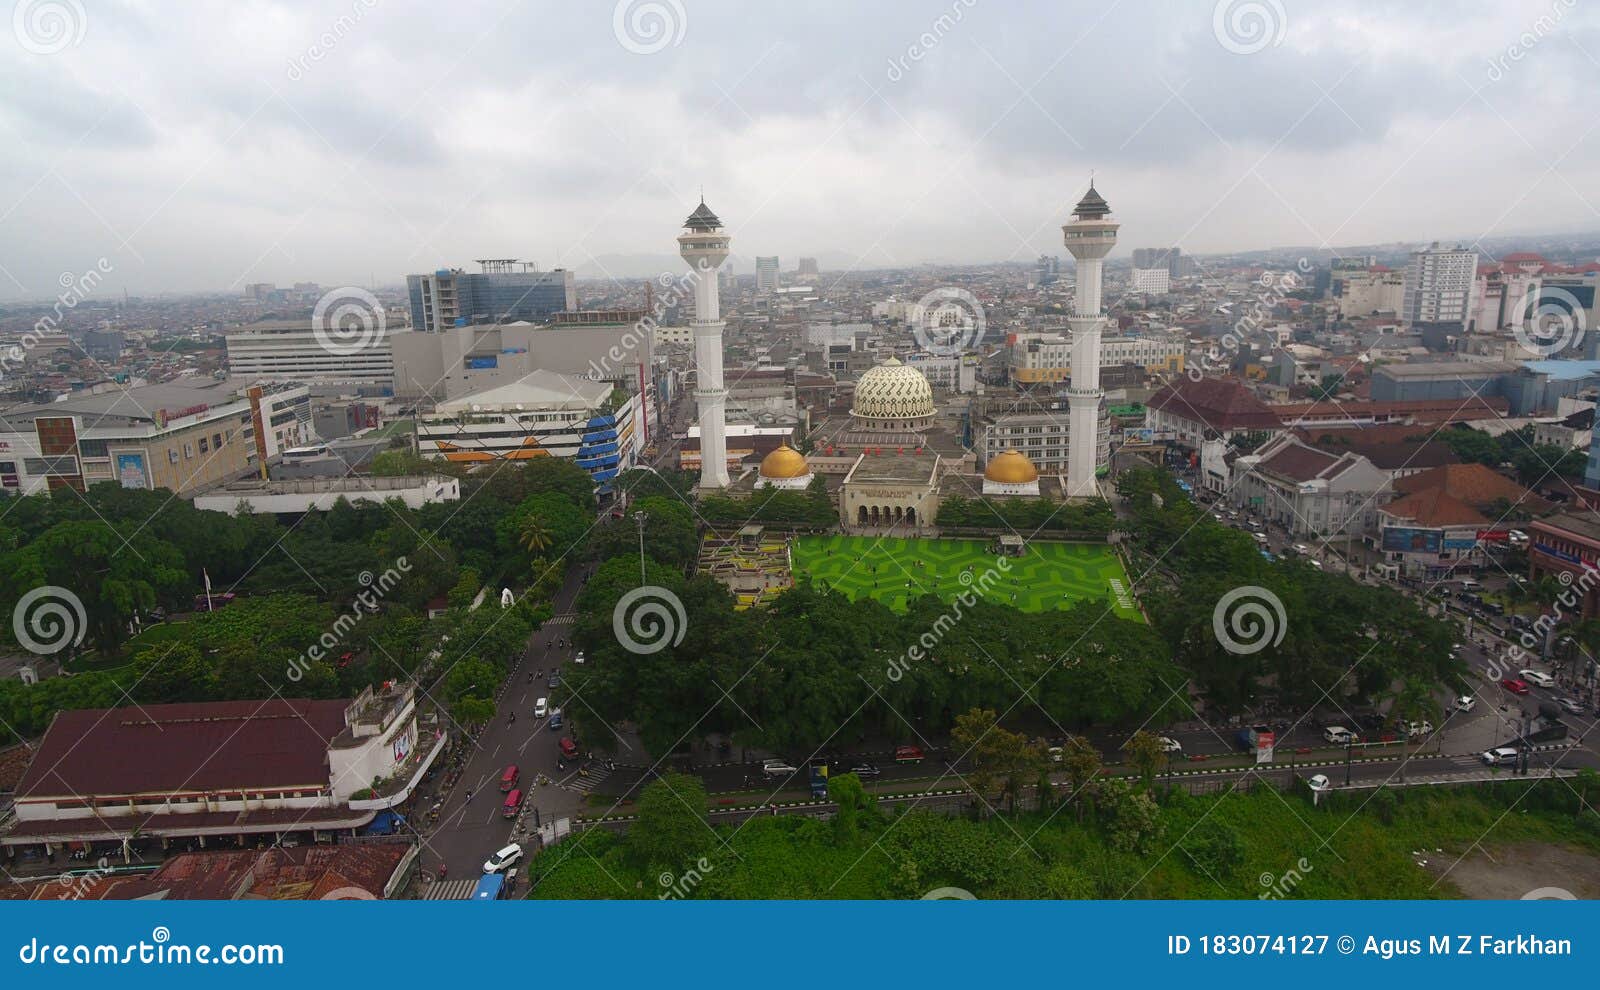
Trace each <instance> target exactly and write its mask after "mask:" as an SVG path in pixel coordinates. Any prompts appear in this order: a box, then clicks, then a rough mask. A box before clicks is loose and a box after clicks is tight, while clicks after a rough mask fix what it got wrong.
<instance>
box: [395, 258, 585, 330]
mask: <svg viewBox="0 0 1600 990" xmlns="http://www.w3.org/2000/svg"><path fill="white" fill-rule="evenodd" d="M478 263H479V264H480V265H481V266H482V267H483V271H481V272H467V271H463V270H461V269H460V268H441V269H439V270H438V271H436V272H434V273H432V274H430V275H407V276H406V292H407V295H409V296H410V300H411V328H412V329H413V330H426V331H430V332H432V331H439V330H443V329H445V328H446V327H459V326H469V325H471V324H474V323H510V322H512V321H515V320H529V321H532V322H539V321H542V320H546V319H548V318H549V317H550V316H551V315H552V314H555V313H560V312H563V311H566V310H573V309H577V308H578V290H577V286H576V285H575V284H574V282H573V277H572V272H570V271H565V270H563V269H560V268H557V269H555V270H554V271H548V272H541V271H537V270H535V269H533V267H532V266H524V267H522V268H521V269H518V268H517V267H516V265H517V264H518V262H517V261H516V260H515V259H510V258H490V259H484V260H480V261H479V262H478Z"/></svg>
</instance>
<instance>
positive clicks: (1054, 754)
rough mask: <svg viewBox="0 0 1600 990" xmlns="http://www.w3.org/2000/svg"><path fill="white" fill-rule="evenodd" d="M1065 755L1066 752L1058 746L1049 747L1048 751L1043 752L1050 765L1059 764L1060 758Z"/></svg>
mask: <svg viewBox="0 0 1600 990" xmlns="http://www.w3.org/2000/svg"><path fill="white" fill-rule="evenodd" d="M1065 753H1066V750H1063V749H1062V748H1061V747H1060V746H1051V747H1050V748H1049V749H1047V750H1045V751H1044V755H1046V756H1048V757H1050V762H1051V763H1060V762H1061V758H1062V756H1063V755H1064V754H1065Z"/></svg>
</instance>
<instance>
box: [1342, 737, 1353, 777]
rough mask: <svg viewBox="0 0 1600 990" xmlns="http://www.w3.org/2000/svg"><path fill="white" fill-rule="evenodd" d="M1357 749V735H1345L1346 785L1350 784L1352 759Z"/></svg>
mask: <svg viewBox="0 0 1600 990" xmlns="http://www.w3.org/2000/svg"><path fill="white" fill-rule="evenodd" d="M1355 751H1356V737H1355V736H1353V735H1348V736H1345V737H1344V786H1346V787H1349V786H1350V761H1351V759H1352V758H1354V756H1355Z"/></svg>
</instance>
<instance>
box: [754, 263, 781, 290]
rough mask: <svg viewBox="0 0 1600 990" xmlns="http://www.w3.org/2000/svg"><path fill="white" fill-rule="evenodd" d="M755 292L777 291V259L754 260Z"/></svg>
mask: <svg viewBox="0 0 1600 990" xmlns="http://www.w3.org/2000/svg"><path fill="white" fill-rule="evenodd" d="M756 291H757V292H777V291H778V258H777V256H776V255H774V256H773V257H770V258H760V257H758V258H756Z"/></svg>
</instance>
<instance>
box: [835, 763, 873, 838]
mask: <svg viewBox="0 0 1600 990" xmlns="http://www.w3.org/2000/svg"><path fill="white" fill-rule="evenodd" d="M828 800H830V801H832V802H833V803H834V804H836V805H838V806H839V813H838V815H837V816H836V817H835V818H834V820H833V822H834V828H835V830H836V832H837V833H838V836H839V839H840V841H842V842H844V843H846V844H848V845H855V844H856V841H857V839H858V838H859V837H860V824H861V818H862V816H863V815H870V814H872V813H873V807H874V805H875V804H876V802H877V798H875V797H873V796H872V795H871V794H869V793H867V789H866V788H865V787H863V786H862V785H861V778H860V777H859V776H857V775H855V774H853V773H842V774H839V775H838V776H837V777H829V778H828Z"/></svg>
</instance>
